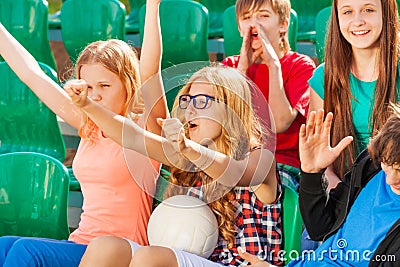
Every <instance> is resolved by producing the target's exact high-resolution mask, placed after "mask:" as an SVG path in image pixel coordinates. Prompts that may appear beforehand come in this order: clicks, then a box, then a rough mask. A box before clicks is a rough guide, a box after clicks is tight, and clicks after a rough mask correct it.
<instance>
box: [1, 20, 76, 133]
mask: <svg viewBox="0 0 400 267" xmlns="http://www.w3.org/2000/svg"><path fill="white" fill-rule="evenodd" d="M0 55H1V56H2V57H3V58H4V60H5V61H6V62H7V64H8V65H9V66H10V67H11V69H12V70H13V71H14V72H15V73H16V75H17V76H18V77H19V78H20V79H21V80H22V81H23V82H24V83H25V84H26V85H27V86H28V87H29V88H30V89H31V90H32V91H33V92H34V93H35V94H36V95H37V96H38V97H39V98H40V100H42V101H43V102H44V103H45V104H46V105H47V106H48V107H49V108H50V109H51V110H52V111H53V112H54V113H56V114H57V115H58V116H60V117H61V118H62V119H63V120H64V121H66V122H67V123H68V124H70V125H71V126H73V127H75V128H79V126H80V121H81V111H80V110H79V108H77V107H76V106H75V105H73V104H72V102H71V101H70V98H69V97H68V95H67V94H66V93H65V92H64V90H62V89H61V87H60V86H59V85H58V84H57V83H56V82H54V81H53V80H52V79H50V78H49V77H48V76H47V75H46V74H45V73H44V72H43V71H42V69H41V68H40V66H39V64H38V63H37V61H36V59H35V58H33V56H32V55H31V54H30V53H29V52H28V51H27V50H26V49H25V48H24V47H23V46H22V45H21V44H20V43H19V42H18V41H17V40H16V39H15V38H14V37H13V36H12V35H11V34H10V33H9V32H8V31H7V30H6V29H5V27H4V26H3V25H2V24H1V23H0Z"/></svg>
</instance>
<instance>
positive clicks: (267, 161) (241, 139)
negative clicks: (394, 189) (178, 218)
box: [67, 7, 282, 267]
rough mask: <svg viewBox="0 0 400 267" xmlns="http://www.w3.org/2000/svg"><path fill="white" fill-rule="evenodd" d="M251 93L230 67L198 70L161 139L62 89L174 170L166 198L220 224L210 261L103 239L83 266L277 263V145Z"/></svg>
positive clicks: (112, 133) (82, 90)
mask: <svg viewBox="0 0 400 267" xmlns="http://www.w3.org/2000/svg"><path fill="white" fill-rule="evenodd" d="M149 11H150V12H151V9H149V7H147V12H149ZM155 86H156V87H159V88H163V84H162V81H161V80H160V79H155V80H154V81H152V82H151V84H148V83H144V84H143V85H142V90H144V91H145V90H149V87H151V88H152V89H154V87H155ZM251 89H254V90H255V88H252V83H251V81H250V80H248V79H247V78H245V77H244V76H243V75H242V74H241V73H240V72H238V71H237V70H235V69H233V68H229V67H223V66H217V65H216V66H209V67H204V68H202V69H200V70H199V71H197V72H196V73H195V74H193V75H192V77H191V78H190V80H189V82H188V83H187V84H186V85H185V86H184V87H183V88H182V89H181V90H180V92H179V93H178V95H177V97H176V100H175V103H174V109H173V115H174V117H175V118H171V119H165V120H163V119H160V120H159V123H160V125H162V126H163V136H160V135H157V134H154V133H151V132H149V131H146V130H144V129H142V128H140V127H138V126H137V125H135V124H134V123H132V122H131V121H130V120H127V119H126V118H124V117H123V116H120V115H117V114H115V113H113V112H111V111H109V110H106V109H104V108H102V107H101V106H100V105H98V104H97V103H96V102H95V101H93V100H92V99H91V98H90V97H88V94H87V93H88V90H87V88H86V87H85V86H82V84H79V83H76V84H71V86H70V87H69V88H67V92H68V94H69V96H70V97H71V99H72V101H73V102H74V103H75V104H76V106H78V107H80V108H81V110H82V111H83V112H84V113H85V114H86V115H87V116H88V117H89V118H90V119H92V120H93V121H94V123H95V124H96V125H98V126H99V127H100V128H101V129H102V130H103V131H104V133H105V134H106V135H107V136H109V137H110V138H112V139H113V140H114V141H116V142H117V143H119V144H121V145H122V146H124V147H125V148H127V149H128V150H135V151H137V152H139V153H141V154H143V155H146V156H149V157H150V158H152V159H154V160H156V161H158V162H161V163H162V164H164V165H168V166H170V167H171V169H170V170H171V178H170V184H169V187H168V188H167V190H166V192H165V195H164V198H167V197H170V196H172V195H177V194H188V195H191V196H195V197H198V198H200V199H201V200H203V201H205V202H206V203H207V204H208V205H209V207H210V208H211V210H212V211H213V212H214V214H215V216H216V218H217V220H218V223H219V241H218V245H217V247H216V248H215V250H214V252H213V253H212V255H211V256H210V257H209V258H208V259H205V258H202V257H200V256H197V255H194V254H191V253H188V252H185V251H180V250H176V249H172V248H166V247H159V246H144V247H141V246H139V245H138V244H136V243H135V242H132V241H131V240H127V239H122V238H117V237H111V236H108V237H100V238H96V239H95V240H93V241H92V242H91V243H90V244H89V246H88V249H87V250H86V252H85V255H84V256H83V258H82V261H81V265H80V266H119V265H118V264H116V261H117V260H118V259H121V258H124V259H132V261H131V266H140V267H143V266H146V267H149V266H168V267H174V266H181V267H183V266H196V267H200V266H246V265H247V264H248V262H247V261H245V260H243V259H242V258H241V257H240V256H239V254H238V251H237V247H239V246H241V247H244V248H245V249H246V251H251V253H254V254H257V255H259V256H260V257H263V258H265V259H266V260H267V261H269V262H271V263H273V264H277V265H279V264H281V261H280V260H279V258H278V252H279V251H280V249H281V244H282V229H281V227H282V223H281V192H282V189H281V184H280V178H279V176H278V174H277V171H276V162H275V158H274V155H273V153H272V152H271V151H270V150H268V149H266V148H265V145H266V144H267V145H269V146H270V144H269V142H270V143H273V142H274V140H273V136H271V135H269V134H268V133H266V132H265V131H266V129H264V127H262V123H261V121H260V119H259V117H258V116H257V115H256V114H255V111H254V109H253V106H252V93H253V91H251ZM261 111H262V110H257V114H260V112H261ZM268 114H269V113H268ZM268 114H264V115H266V116H267V115H268ZM171 216H173V215H171ZM160 227H163V226H162V225H161V226H160ZM120 266H124V265H120Z"/></svg>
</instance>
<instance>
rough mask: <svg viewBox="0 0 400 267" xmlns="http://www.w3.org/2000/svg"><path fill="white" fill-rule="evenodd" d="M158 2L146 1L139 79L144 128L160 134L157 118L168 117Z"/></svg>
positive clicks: (156, 0)
mask: <svg viewBox="0 0 400 267" xmlns="http://www.w3.org/2000/svg"><path fill="white" fill-rule="evenodd" d="M159 6H160V0H147V1H146V17H145V24H144V36H143V44H142V50H141V56H140V79H141V81H142V87H141V91H142V95H143V99H144V106H145V113H144V119H145V120H146V128H147V129H148V130H149V131H151V132H153V133H157V134H160V133H161V127H160V126H159V125H158V124H157V122H156V119H157V118H166V117H167V116H168V108H167V101H166V98H165V95H164V88H163V85H162V79H161V55H162V43H161V30H160V18H159Z"/></svg>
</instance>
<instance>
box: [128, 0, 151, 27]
mask: <svg viewBox="0 0 400 267" xmlns="http://www.w3.org/2000/svg"><path fill="white" fill-rule="evenodd" d="M144 4H146V0H129V6H130V11H129V14H128V15H127V16H126V24H125V27H126V29H125V30H126V32H127V33H139V12H140V8H141V7H142V6H143V5H144Z"/></svg>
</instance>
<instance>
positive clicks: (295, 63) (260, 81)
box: [222, 51, 315, 168]
mask: <svg viewBox="0 0 400 267" xmlns="http://www.w3.org/2000/svg"><path fill="white" fill-rule="evenodd" d="M239 58H240V56H230V57H227V58H225V59H224V60H223V61H222V64H224V65H226V66H230V67H233V68H237V66H238V63H239ZM280 62H281V69H282V78H283V86H284V88H285V93H286V97H287V98H288V100H289V103H290V105H291V106H292V107H293V108H295V109H296V110H297V111H298V114H297V117H296V119H295V120H294V121H293V122H292V124H291V125H290V127H289V128H288V129H287V130H286V131H285V132H283V133H279V134H277V136H276V151H275V157H276V161H277V162H278V163H283V164H287V165H290V166H293V167H296V168H300V158H299V130H300V126H301V124H303V123H305V122H306V116H307V113H308V108H309V103H310V90H309V85H308V80H309V79H310V78H311V76H312V74H313V72H314V69H315V63H314V61H313V60H312V59H311V58H310V57H308V56H306V55H302V54H299V53H296V52H293V51H289V52H287V53H286V54H285V55H284V56H283V57H282V58H281V59H280ZM247 76H248V77H249V78H250V79H251V80H252V81H253V82H254V83H255V84H256V85H257V86H258V88H259V89H260V90H261V92H262V93H263V94H264V96H265V98H266V99H267V101H269V100H268V95H269V73H268V67H267V65H265V64H253V65H251V66H250V67H249V69H248V70H247Z"/></svg>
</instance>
